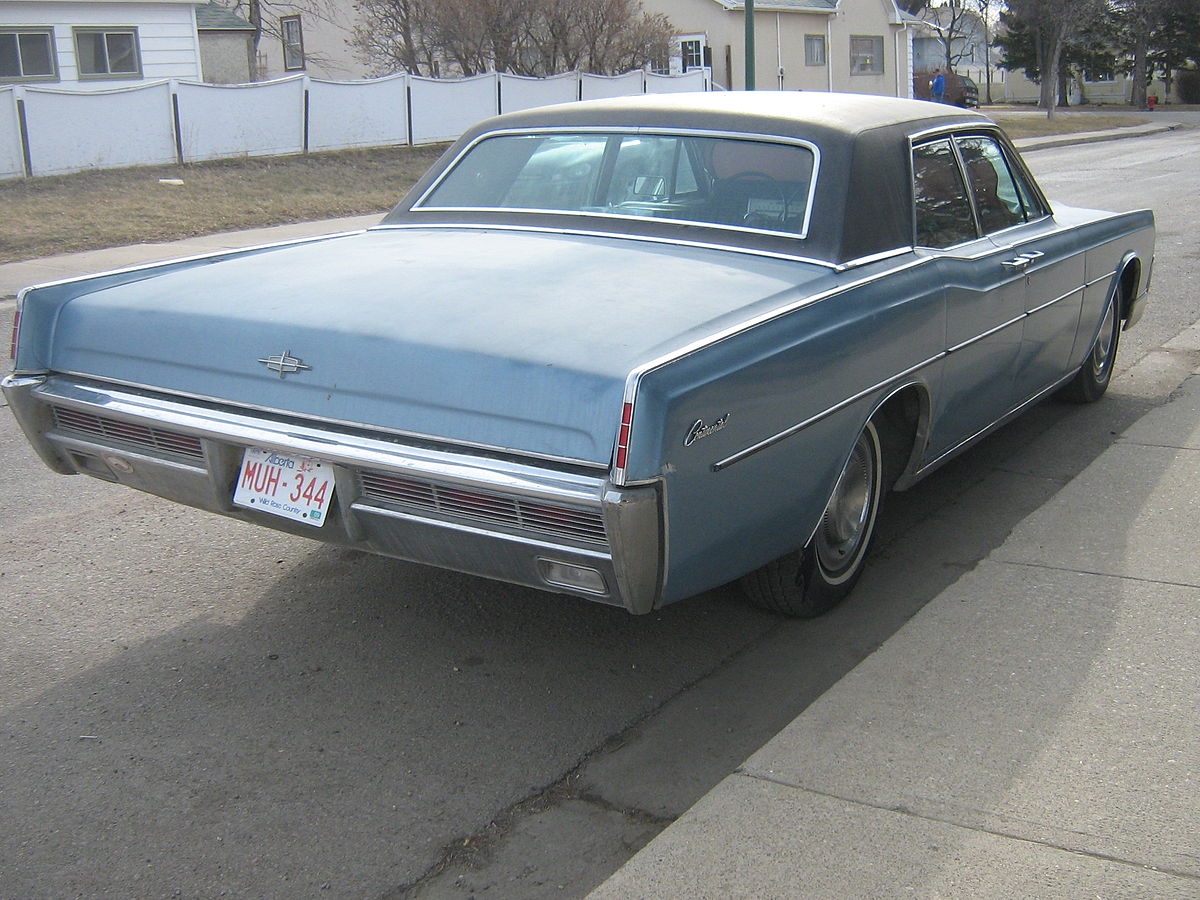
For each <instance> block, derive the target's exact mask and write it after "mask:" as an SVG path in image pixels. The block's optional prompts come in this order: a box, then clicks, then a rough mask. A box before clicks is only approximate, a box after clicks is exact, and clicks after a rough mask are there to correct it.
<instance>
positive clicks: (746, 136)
mask: <svg viewBox="0 0 1200 900" xmlns="http://www.w3.org/2000/svg"><path fill="white" fill-rule="evenodd" d="M538 134H608V135H645V136H648V137H653V136H655V135H665V136H669V137H700V138H716V139H718V140H733V141H755V142H757V143H760V144H784V145H788V146H793V147H803V148H804V149H805V150H808V151H809V152H810V153H812V155H813V166H812V172H811V174H810V175H809V178H808V192H807V194H806V196H805V198H804V222H803V225H801V228H800V232H799V233H797V232H794V231H770V230H767V229H761V228H742V227H740V226H737V225H722V224H720V223H717V222H705V221H701V220H691V219H666V218H664V219H660V220H657V221H661V222H678V223H680V224H682V225H703V226H704V227H706V228H721V229H724V230H727V231H733V232H737V233H739V234H765V235H770V236H772V237H779V236H782V237H786V238H793V239H795V240H801V241H802V240H805V239H806V238H807V237H808V231H809V227H810V226H811V225H812V214H813V197H814V195H815V193H816V188H817V177H818V174H819V172H820V169H821V149H820V148H819V147H818V146H817V145H816V144H815V143H813V142H812V141H807V140H804V139H803V138H789V137H783V136H779V135H769V134H756V133H754V132H746V131H719V130H714V129H709V128H652V127H649V126H645V125H632V126H631V125H614V126H607V127H606V126H603V125H586V126H580V127H571V126H566V125H553V126H547V127H544V128H536V127H525V128H503V129H498V130H496V131H487V132H484V133H483V134H480V135H476V136H475V137H474V138H473V139H472V140H471V141H470V142H469V143H468V144H466V145H465V146H464V147H463V148H462V149H461V150H460V151H459V152H458V155H457V156H455V157H454V159H452V160H451V161H450V162H449V163H447V164H446V166H445V167H444V168H443V169H442V171H441V173H440V174H439V175H438V177H437V178H436V179H435V180H434V182H433V183H432V184H431V185H429V187H427V188H426V189H425V190H424V191H422V192H421V196H419V197H418V198H417V199H416V200H414V201H413V202H412V204H410V205H409V207H408V209H409V210H411V211H413V212H504V213H514V212H517V213H520V212H530V213H538V212H541V213H553V214H554V215H573V216H589V217H591V216H599V217H606V218H613V219H621V220H623V221H634V222H639V221H640V222H644V221H645V220H646V217H645V216H623V215H620V214H618V213H587V212H578V211H572V210H562V209H545V210H541V209H527V208H524V207H511V206H502V207H486V206H426V205H425V200H426V199H427V198H428V197H429V195H430V194H432V193H433V192H434V191H436V190H437V189H438V187H440V186H441V183H442V182H443V181H444V180H445V179H446V178H448V177H449V175H450V173H451V172H453V171H454V169H455V168H457V166H458V164H459V163H460V162H462V160H463V158H464V157H465V156H466V155H467V154H468V153H470V152H471V151H472V150H473V149H475V147H477V146H478V145H479V144H481V143H482V142H483V141H485V140H488V139H490V138H494V137H514V136H522V135H538Z"/></svg>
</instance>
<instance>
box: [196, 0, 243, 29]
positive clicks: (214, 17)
mask: <svg viewBox="0 0 1200 900" xmlns="http://www.w3.org/2000/svg"><path fill="white" fill-rule="evenodd" d="M196 28H197V29H199V30H200V31H253V30H254V26H253V25H251V24H250V23H249V22H247V21H246V20H245V19H243V18H242V17H241V16H239V15H238V14H237V13H235V12H234V11H233V10H232V9H229V8H228V7H225V6H222V5H221V4H220V3H215V2H209V3H205V4H203V5H200V6H197V7H196Z"/></svg>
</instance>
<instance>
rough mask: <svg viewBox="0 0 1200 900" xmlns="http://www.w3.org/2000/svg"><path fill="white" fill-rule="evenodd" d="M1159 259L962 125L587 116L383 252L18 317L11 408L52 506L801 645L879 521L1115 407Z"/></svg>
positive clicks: (515, 137)
mask: <svg viewBox="0 0 1200 900" xmlns="http://www.w3.org/2000/svg"><path fill="white" fill-rule="evenodd" d="M1153 243H1154V219H1153V215H1152V214H1151V213H1150V212H1148V211H1140V212H1129V213H1109V212H1097V211H1095V210H1090V209H1074V208H1070V207H1066V206H1061V205H1058V204H1051V203H1050V202H1049V201H1048V200H1047V199H1046V197H1045V196H1043V194H1042V192H1041V190H1040V189H1039V188H1038V186H1037V184H1036V183H1035V181H1034V179H1033V178H1032V177H1031V176H1030V174H1029V171H1028V170H1027V169H1026V168H1025V166H1024V165H1023V164H1022V162H1021V159H1020V157H1019V156H1018V154H1017V153H1016V152H1015V151H1014V149H1013V147H1012V145H1011V144H1010V142H1009V141H1008V140H1007V138H1006V137H1005V136H1004V135H1003V134H1002V133H1001V131H1000V130H999V129H998V128H997V127H996V125H995V124H993V123H992V122H991V121H990V120H989V119H987V118H986V117H985V116H983V115H980V114H978V113H974V112H968V111H965V110H959V109H954V108H951V107H947V106H940V105H935V104H931V103H925V102H921V101H913V100H896V99H890V98H881V97H869V96H857V95H838V94H824V93H786V92H778V93H776V92H762V93H753V94H745V93H711V94H695V95H687V94H684V95H679V94H677V95H670V96H654V97H637V98H630V99H621V100H611V101H596V102H585V103H573V104H566V105H561V106H554V107H546V108H542V109H534V110H528V111H525V112H519V113H514V114H510V115H507V116H503V117H500V118H497V119H493V120H490V121H487V122H484V123H482V124H480V125H478V126H477V127H475V128H473V129H472V130H471V131H469V132H468V133H467V134H465V135H464V136H463V137H462V138H461V139H460V140H459V141H458V142H457V143H455V144H454V145H453V146H452V147H451V148H450V149H449V150H448V151H447V152H446V154H445V156H444V157H443V158H442V160H441V161H440V162H439V163H438V164H437V165H435V166H434V167H433V168H432V169H431V170H430V171H429V172H428V173H427V174H426V175H425V176H424V177H423V178H422V179H421V181H420V182H419V183H418V184H417V185H416V186H415V187H414V188H413V190H412V191H411V193H410V194H409V195H408V196H407V197H406V198H405V199H404V200H403V202H401V203H400V205H399V206H397V207H396V209H395V210H394V211H393V212H392V213H390V214H389V215H388V216H387V217H386V218H385V219H384V220H383V221H382V223H381V224H379V225H378V226H376V227H374V228H369V229H367V230H366V231H362V232H357V233H353V234H340V235H332V236H328V237H322V238H317V239H312V240H303V241H293V242H289V243H286V244H277V245H272V246H265V247H256V248H251V249H247V250H240V251H235V252H227V253H220V254H217V255H213V256H205V257H199V258H194V259H186V260H177V261H172V262H166V263H162V264H159V265H151V266H142V267H138V268H133V269H127V270H123V271H118V272H109V273H106V274H100V275H95V276H91V277H88V278H80V279H76V280H71V281H63V282H59V283H55V284H46V285H41V286H37V287H33V288H29V289H27V290H26V291H24V292H23V294H22V297H21V298H20V299H21V303H20V318H19V328H18V334H17V335H16V342H15V366H14V371H13V373H12V375H10V376H9V377H8V378H7V379H6V380H5V381H4V391H5V394H6V396H7V398H8V401H9V404H10V406H11V407H12V410H13V412H14V413H15V414H16V416H17V418H18V420H19V421H20V424H21V426H22V428H23V429H24V431H25V433H26V434H27V435H28V437H29V440H30V441H31V442H32V444H33V446H34V447H35V448H36V450H37V452H38V453H39V454H40V456H41V457H42V459H43V460H44V461H45V462H46V464H47V465H49V466H50V467H51V468H52V469H54V470H55V471H58V472H63V473H83V474H87V475H92V476H94V477H97V478H102V479H106V480H108V481H113V482H119V483H121V484H124V485H128V486H129V487H133V488H137V489H139V490H144V491H149V492H151V493H154V494H159V495H161V496H163V497H167V498H170V499H171V500H175V501H178V502H181V503H186V504H190V505H192V506H197V507H200V508H203V509H206V510H211V511H213V512H216V513H221V514H223V515H227V516H232V517H235V518H238V519H242V520H244V521H246V522H253V523H256V524H259V525H267V526H270V527H273V528H278V529H281V530H283V531H288V532H291V533H294V534H302V535H305V536H308V537H312V538H316V539H318V540H323V541H328V542H331V543H335V544H340V545H345V546H350V547H357V548H360V549H363V550H367V551H371V552H374V553H380V554H384V555H387V556H394V557H399V558H402V559H407V560H415V561H418V562H421V563H427V564H430V565H434V566H442V567H445V568H449V569H456V570H460V571H463V572H472V573H477V574H479V575H483V576H487V577H490V578H496V579H502V580H506V581H511V582H516V583H518V584H523V585H529V586H531V587H536V588H541V589H543V590H548V591H556V592H561V593H566V594H573V595H577V596H580V597H586V598H590V599H593V600H598V601H601V602H604V603H610V604H615V605H619V606H622V607H624V608H625V609H627V610H629V611H630V612H634V613H645V612H648V611H650V610H653V609H656V608H658V607H661V606H663V605H664V604H667V603H671V602H673V601H676V600H679V599H682V598H684V597H688V596H690V595H693V594H696V593H698V592H700V591H704V590H707V589H709V588H713V587H716V586H718V585H723V584H726V583H728V582H731V581H734V580H736V579H741V580H742V582H743V584H744V585H745V587H746V588H747V591H748V593H749V595H750V596H751V598H752V599H754V600H755V601H756V602H758V603H759V604H761V605H764V606H766V607H768V608H771V609H774V610H778V611H780V612H783V613H787V614H792V615H814V614H817V613H820V612H821V611H823V610H825V609H828V608H829V607H830V606H832V605H833V604H834V603H835V602H837V601H838V600H839V599H840V598H842V597H843V596H844V595H845V594H846V593H848V592H849V591H850V589H851V587H852V586H853V584H854V582H855V580H856V579H857V578H858V576H859V574H860V572H861V571H862V568H863V561H864V558H865V556H866V554H867V551H868V548H869V546H870V543H871V537H872V533H873V531H874V528H875V523H876V518H877V515H878V513H879V510H880V504H881V502H882V501H883V499H884V498H885V495H886V494H887V492H888V491H890V490H893V489H898V490H903V489H905V488H908V487H909V486H911V485H912V484H914V483H915V482H916V481H917V480H918V479H919V478H921V477H922V476H923V475H925V474H927V473H929V472H930V471H932V470H933V469H935V468H936V467H937V466H939V465H940V464H941V463H943V462H945V461H946V460H947V459H949V458H950V457H952V456H953V455H954V454H956V453H958V452H960V451H962V450H963V449H964V448H966V447H968V446H969V445H971V444H972V442H974V441H976V440H978V439H979V438H980V437H982V436H983V435H985V434H987V433H988V432H989V431H990V430H992V429H994V428H996V427H997V426H998V425H1000V424H1001V423H1003V422H1005V421H1006V420H1007V419H1009V418H1010V417H1011V416H1013V415H1015V414H1017V413H1019V412H1021V411H1022V410H1023V409H1026V408H1027V407H1029V406H1030V405H1031V404H1034V403H1037V402H1038V401H1040V400H1042V399H1043V398H1046V397H1048V396H1049V395H1051V394H1057V395H1059V396H1061V397H1065V398H1067V399H1070V400H1075V401H1091V400H1096V399H1097V398H1099V397H1100V395H1101V394H1103V393H1104V391H1105V388H1106V387H1107V385H1108V382H1109V379H1110V377H1111V375H1112V372H1113V364H1114V358H1115V354H1116V351H1117V343H1118V339H1119V337H1120V334H1121V331H1122V329H1123V328H1128V327H1129V326H1131V325H1133V324H1134V323H1135V322H1136V321H1137V320H1138V318H1139V316H1140V315H1141V312H1142V308H1143V301H1144V298H1145V296H1146V289H1147V284H1148V282H1149V280H1150V268H1151V262H1152V257H1153Z"/></svg>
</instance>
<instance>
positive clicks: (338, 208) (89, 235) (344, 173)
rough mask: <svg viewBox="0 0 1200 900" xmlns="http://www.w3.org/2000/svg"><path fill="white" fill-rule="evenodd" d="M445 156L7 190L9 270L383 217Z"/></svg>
mask: <svg viewBox="0 0 1200 900" xmlns="http://www.w3.org/2000/svg"><path fill="white" fill-rule="evenodd" d="M444 149H445V147H444V146H432V147H394V148H388V149H380V150H349V151H342V152H339V153H317V154H312V155H311V156H294V157H277V158H272V159H234V160H221V161H217V162H211V163H197V164H192V165H185V166H153V167H146V168H137V169H114V170H108V171H95V172H80V173H78V174H75V175H58V176H49V177H43V178H28V179H24V180H14V181H2V182H0V209H3V210H4V215H3V216H0V263H5V262H14V261H16V260H21V259H34V258H37V257H41V256H49V255H51V254H55V253H70V252H74V251H78V250H94V249H97V248H101V247H119V246H122V245H125V244H136V243H140V242H148V241H165V240H174V239H177V238H183V237H191V236H194V235H200V234H212V233H214V232H220V231H231V230H233V229H238V228H254V227H257V226H262V225H279V224H282V223H285V222H303V221H307V220H310V219H326V218H333V217H336V216H352V215H359V214H366V213H373V212H379V213H382V212H384V211H386V210H387V209H389V208H391V207H392V206H393V205H394V204H395V203H396V201H398V200H399V199H400V198H401V197H402V196H403V195H404V192H405V191H406V190H408V188H409V187H411V186H412V184H413V182H415V181H416V180H417V178H419V177H420V175H421V174H422V173H423V172H424V171H425V170H426V169H427V168H428V167H429V166H430V164H432V163H433V161H434V160H435V159H437V157H438V155H439V154H440V153H441V152H442V150H444ZM161 178H171V179H180V180H182V181H183V184H182V185H169V184H161V183H160V182H159V179H161Z"/></svg>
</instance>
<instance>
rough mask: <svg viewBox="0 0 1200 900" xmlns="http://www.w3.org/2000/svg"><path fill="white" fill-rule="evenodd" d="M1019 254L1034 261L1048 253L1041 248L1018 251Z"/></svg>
mask: <svg viewBox="0 0 1200 900" xmlns="http://www.w3.org/2000/svg"><path fill="white" fill-rule="evenodd" d="M1017 255H1018V256H1020V257H1022V258H1023V259H1027V260H1029V261H1030V262H1033V261H1034V260H1035V259H1041V258H1042V257H1043V256H1045V255H1046V254H1045V253H1043V252H1042V251H1041V250H1030V251H1028V252H1026V253H1018V254H1017Z"/></svg>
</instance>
